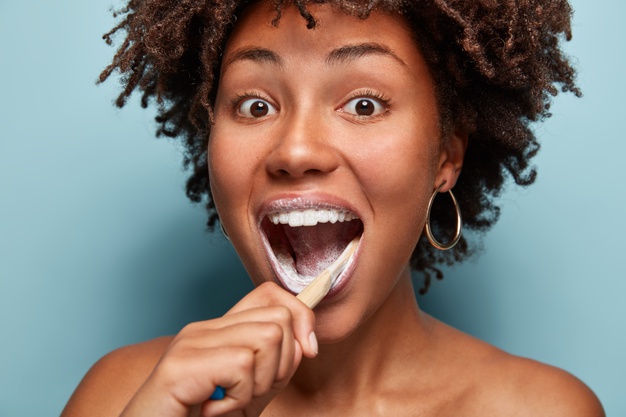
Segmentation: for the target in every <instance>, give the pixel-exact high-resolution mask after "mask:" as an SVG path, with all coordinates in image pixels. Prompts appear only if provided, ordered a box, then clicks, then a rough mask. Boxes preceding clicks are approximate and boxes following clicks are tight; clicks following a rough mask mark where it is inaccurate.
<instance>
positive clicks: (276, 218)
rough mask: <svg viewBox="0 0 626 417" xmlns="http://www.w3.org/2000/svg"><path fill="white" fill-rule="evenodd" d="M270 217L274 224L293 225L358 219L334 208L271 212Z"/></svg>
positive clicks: (311, 224) (349, 213)
mask: <svg viewBox="0 0 626 417" xmlns="http://www.w3.org/2000/svg"><path fill="white" fill-rule="evenodd" d="M268 217H269V218H270V220H271V221H272V223H274V224H278V223H280V224H288V225H289V226H291V227H299V226H315V225H316V224H318V223H328V222H330V223H337V222H347V221H350V220H354V219H358V217H357V216H356V215H354V214H353V213H351V212H349V211H342V210H334V209H324V210H314V209H308V210H294V211H283V212H280V213H271V214H269V215H268Z"/></svg>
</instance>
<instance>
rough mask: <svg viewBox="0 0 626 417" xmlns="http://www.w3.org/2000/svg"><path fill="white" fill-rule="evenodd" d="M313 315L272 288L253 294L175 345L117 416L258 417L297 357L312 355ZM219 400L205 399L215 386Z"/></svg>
mask: <svg viewBox="0 0 626 417" xmlns="http://www.w3.org/2000/svg"><path fill="white" fill-rule="evenodd" d="M314 325H315V316H314V315H313V312H312V311H311V310H310V309H309V308H308V307H306V306H305V305H304V304H303V303H302V302H300V301H299V300H298V299H297V298H296V297H294V296H293V295H292V294H290V293H289V292H287V291H285V290H283V289H282V288H280V287H279V286H278V285H276V284H274V283H265V284H262V285H260V286H259V287H257V288H256V289H255V290H253V291H252V292H251V293H249V294H248V295H247V296H246V297H244V298H243V299H242V300H241V301H240V302H239V303H237V304H236V305H235V306H234V307H233V308H232V309H231V310H230V311H229V312H228V313H226V314H225V315H224V316H223V317H220V318H218V319H214V320H208V321H203V322H197V323H192V324H190V325H188V326H186V327H185V328H184V329H183V330H181V332H180V333H179V334H178V335H177V336H176V337H175V338H174V340H173V341H172V343H171V344H170V346H169V347H168V348H167V350H166V352H165V354H164V355H163V356H162V357H161V360H160V361H159V363H158V364H157V366H156V367H155V369H154V370H153V372H152V374H151V375H150V377H149V378H148V379H147V380H146V382H145V383H144V385H143V386H142V387H141V388H140V389H139V391H138V392H137V394H136V395H135V397H134V398H133V399H132V400H131V402H130V403H129V404H128V406H127V407H126V409H125V410H124V412H123V413H122V417H131V416H132V417H139V416H144V415H145V416H150V417H156V416H167V417H187V416H190V415H200V416H207V417H208V416H220V415H225V414H226V413H231V412H232V414H229V415H233V416H236V415H237V416H238V415H241V416H243V415H246V416H258V415H259V414H260V413H261V412H262V411H263V409H264V408H265V407H266V406H267V404H268V403H269V402H270V401H271V400H272V398H274V397H275V396H276V395H277V394H278V393H279V392H280V391H281V390H282V389H283V388H284V387H285V386H286V385H287V383H288V382H289V380H290V379H291V377H292V376H293V374H294V372H295V371H296V369H297V368H298V366H299V364H300V361H301V360H302V356H303V355H304V356H306V357H309V358H312V357H315V356H316V355H317V341H316V340H315V334H314V333H313V329H314ZM217 385H220V386H222V387H224V388H225V389H226V397H225V398H224V399H222V400H216V401H214V400H208V398H209V397H210V396H211V394H212V393H213V391H214V390H215V387H216V386H217Z"/></svg>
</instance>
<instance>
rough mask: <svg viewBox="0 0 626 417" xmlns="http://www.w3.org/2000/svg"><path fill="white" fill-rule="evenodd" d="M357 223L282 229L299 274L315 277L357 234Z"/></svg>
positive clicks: (324, 224) (321, 224)
mask: <svg viewBox="0 0 626 417" xmlns="http://www.w3.org/2000/svg"><path fill="white" fill-rule="evenodd" d="M359 223H360V222H358V221H350V222H343V223H335V224H332V223H318V224H317V225H316V226H301V227H286V228H285V234H286V235H287V238H288V239H289V242H290V243H291V247H292V249H293V252H294V258H295V263H296V271H298V274H300V275H307V276H316V275H318V274H319V273H320V272H322V271H323V270H324V269H325V268H326V267H328V266H329V265H330V264H331V263H333V261H334V260H335V259H337V258H338V257H339V255H341V252H343V250H344V249H345V248H346V246H347V245H348V243H350V241H351V240H352V239H353V238H354V237H355V236H356V235H357V233H358V232H359V230H358V229H359V227H360V226H359Z"/></svg>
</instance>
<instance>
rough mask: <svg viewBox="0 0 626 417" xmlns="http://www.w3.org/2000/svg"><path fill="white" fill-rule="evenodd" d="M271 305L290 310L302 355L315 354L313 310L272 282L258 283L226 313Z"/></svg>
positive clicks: (312, 355)
mask: <svg viewBox="0 0 626 417" xmlns="http://www.w3.org/2000/svg"><path fill="white" fill-rule="evenodd" d="M272 305H282V306H284V307H287V308H288V309H289V310H290V311H291V314H292V317H293V318H292V321H293V332H294V335H295V338H296V340H297V341H298V342H299V343H300V345H301V346H302V350H303V354H304V356H306V357H309V358H313V357H315V356H317V339H316V338H315V333H314V330H315V315H314V314H313V311H312V310H311V309H310V308H308V307H307V306H306V305H304V303H302V302H301V301H300V300H298V299H297V298H296V297H295V296H294V295H293V294H291V293H289V292H288V291H286V290H284V289H283V288H281V287H279V286H278V285H277V284H275V283H273V282H266V283H263V284H261V285H259V286H258V287H257V288H255V289H254V290H253V291H252V292H251V293H249V294H248V295H247V296H246V297H244V298H243V299H242V300H241V301H240V302H239V303H237V304H236V305H235V306H234V307H233V308H232V309H231V310H230V311H229V312H228V313H226V314H227V315H230V314H234V313H238V312H240V311H243V310H246V309H249V308H253V307H260V306H272ZM224 317H226V316H224Z"/></svg>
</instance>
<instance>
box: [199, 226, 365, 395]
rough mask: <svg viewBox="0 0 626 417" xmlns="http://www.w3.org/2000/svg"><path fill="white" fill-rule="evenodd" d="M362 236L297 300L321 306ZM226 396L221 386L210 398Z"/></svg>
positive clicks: (305, 289)
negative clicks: (320, 303)
mask: <svg viewBox="0 0 626 417" xmlns="http://www.w3.org/2000/svg"><path fill="white" fill-rule="evenodd" d="M359 240H360V236H357V237H355V238H354V239H353V240H352V242H350V243H349V244H348V246H346V248H345V249H344V250H343V252H341V255H339V258H337V259H335V262H333V263H332V264H330V266H329V267H328V268H326V269H324V270H323V271H322V272H321V273H320V274H319V275H318V276H316V277H315V279H314V280H313V281H311V282H310V283H309V285H307V286H306V287H305V288H304V289H303V290H302V291H301V292H300V294H298V295H297V296H296V298H297V299H298V300H300V301H302V302H303V303H304V304H305V305H306V306H307V307H309V308H311V309H313V308H315V306H317V305H318V304H319V302H320V301H322V299H323V298H324V297H326V294H328V291H330V288H331V287H332V285H333V282H335V280H336V279H337V277H338V276H339V274H341V273H342V272H343V270H344V269H345V268H346V266H347V265H348V261H349V260H350V257H352V254H353V253H354V251H355V250H356V247H357V246H358V245H359ZM225 396H226V390H224V388H223V387H220V386H219V385H218V386H217V387H215V391H213V394H211V396H210V397H209V399H211V400H221V399H223V398H224V397H225Z"/></svg>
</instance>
